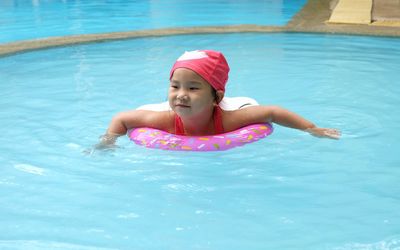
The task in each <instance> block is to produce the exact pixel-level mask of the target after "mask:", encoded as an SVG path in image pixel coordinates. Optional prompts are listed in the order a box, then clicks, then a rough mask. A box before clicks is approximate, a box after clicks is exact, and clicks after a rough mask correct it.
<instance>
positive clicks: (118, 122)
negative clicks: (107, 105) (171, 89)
mask: <svg viewBox="0 0 400 250" xmlns="http://www.w3.org/2000/svg"><path fill="white" fill-rule="evenodd" d="M170 117H171V116H170V114H169V111H165V112H157V111H148V110H130V111H125V112H120V113H118V114H116V115H115V116H114V117H113V118H112V120H111V122H110V124H109V126H108V129H107V131H106V133H105V134H104V135H102V136H101V137H100V142H99V143H98V144H97V145H96V148H97V149H100V148H107V147H110V146H113V145H114V143H115V141H116V140H117V138H118V137H119V136H122V135H125V134H126V133H127V131H128V130H129V129H132V128H138V127H152V128H157V129H161V130H165V131H169V130H170V128H171V119H170Z"/></svg>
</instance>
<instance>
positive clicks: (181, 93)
mask: <svg viewBox="0 0 400 250" xmlns="http://www.w3.org/2000/svg"><path fill="white" fill-rule="evenodd" d="M176 98H178V99H179V100H186V99H187V98H188V96H187V93H186V91H184V90H181V91H179V93H178V95H177V96H176Z"/></svg>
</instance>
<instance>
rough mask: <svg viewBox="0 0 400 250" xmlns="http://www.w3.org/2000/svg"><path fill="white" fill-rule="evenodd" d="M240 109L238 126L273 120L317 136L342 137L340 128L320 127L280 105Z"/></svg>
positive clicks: (236, 119) (237, 118)
mask: <svg viewBox="0 0 400 250" xmlns="http://www.w3.org/2000/svg"><path fill="white" fill-rule="evenodd" d="M238 111H239V112H237V113H236V114H237V116H236V115H235V121H236V122H237V124H236V126H237V127H241V126H245V125H248V124H252V123H262V122H273V123H276V124H279V125H281V126H285V127H289V128H295V129H299V130H303V131H305V132H308V133H310V134H311V135H313V136H316V137H326V138H331V139H339V138H340V131H339V130H337V129H332V128H319V127H317V126H316V125H315V124H314V123H312V122H311V121H309V120H307V119H305V118H303V117H302V116H300V115H298V114H296V113H294V112H292V111H289V110H287V109H284V108H282V107H279V106H253V107H248V108H244V109H242V110H238ZM231 121H232V120H231ZM236 122H235V123H236Z"/></svg>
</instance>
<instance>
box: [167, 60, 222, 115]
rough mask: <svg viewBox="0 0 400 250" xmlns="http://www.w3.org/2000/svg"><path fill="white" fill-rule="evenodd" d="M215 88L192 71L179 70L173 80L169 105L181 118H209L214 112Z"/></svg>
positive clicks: (169, 93)
mask: <svg viewBox="0 0 400 250" xmlns="http://www.w3.org/2000/svg"><path fill="white" fill-rule="evenodd" d="M212 93H213V88H212V87H211V85H210V84H208V83H207V82H206V81H205V80H204V79H203V78H202V77H201V76H199V75H198V74H197V73H195V72H194V71H192V70H190V69H186V68H178V69H176V70H175V71H174V74H173V75H172V78H171V83H170V88H169V92H168V100H169V105H170V106H171V108H172V110H173V111H175V113H177V114H178V115H179V116H180V117H182V118H185V117H186V118H187V117H195V118H200V117H202V116H209V115H210V114H212V112H213V110H214V104H215V96H214V95H213V94H212Z"/></svg>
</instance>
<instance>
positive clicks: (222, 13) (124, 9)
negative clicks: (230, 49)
mask: <svg viewBox="0 0 400 250" xmlns="http://www.w3.org/2000/svg"><path fill="white" fill-rule="evenodd" d="M305 2H306V0H291V1H290V2H287V1H281V0H278V1H277V0H262V1H259V0H250V1H249V0H234V1H232V0H220V1H213V0H206V1H204V0H203V1H195V0H191V1H185V0H173V1H171V0H168V1H167V0H157V1H154V0H112V1H93V0H92V1H74V0H52V1H49V0H46V1H39V0H38V1H21V0H7V1H0V43H5V42H13V41H20V40H27V39H37V38H46V37H54V36H66V35H80V34H93V33H104V32H116V31H128V30H142V29H155V28H167V27H169V28H170V27H188V26H210V25H218V26H221V25H237V24H258V25H284V24H285V23H287V22H288V21H289V20H290V18H291V17H292V16H293V15H294V14H295V13H296V12H297V11H299V10H300V8H301V7H302V6H303V5H304V3H305Z"/></svg>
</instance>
